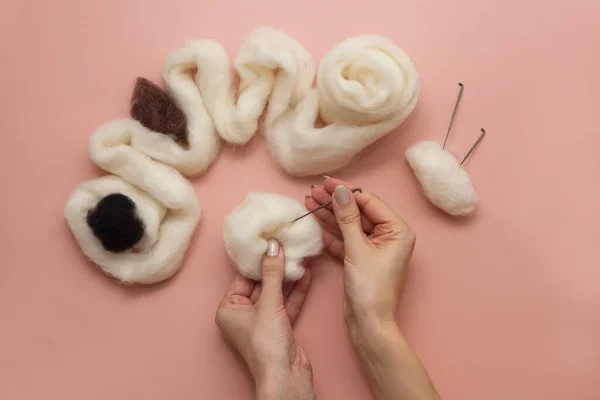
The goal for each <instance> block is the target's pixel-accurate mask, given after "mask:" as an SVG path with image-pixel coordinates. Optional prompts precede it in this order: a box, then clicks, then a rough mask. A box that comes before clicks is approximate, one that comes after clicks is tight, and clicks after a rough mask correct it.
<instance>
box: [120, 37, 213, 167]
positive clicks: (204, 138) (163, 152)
mask: <svg viewBox="0 0 600 400" xmlns="http://www.w3.org/2000/svg"><path fill="white" fill-rule="evenodd" d="M194 50H195V49H193V48H192V49H190V48H188V47H184V48H181V49H178V50H175V51H174V52H172V53H171V54H169V56H168V57H167V61H166V62H165V65H164V68H163V81H164V83H165V87H166V88H167V90H168V91H169V92H170V93H171V95H172V98H173V99H174V100H175V102H176V103H177V105H178V106H179V108H180V109H181V111H182V112H183V113H184V114H185V116H186V121H187V140H188V143H189V148H188V149H185V148H183V147H181V146H180V145H178V144H177V143H176V142H175V141H173V140H172V139H171V138H170V137H169V136H167V135H165V134H163V133H161V132H154V131H152V130H149V129H145V128H144V129H140V128H137V127H135V128H133V129H130V130H129V132H130V134H131V138H132V141H133V143H132V146H133V147H135V148H136V149H137V150H139V151H140V152H142V153H144V154H147V155H148V156H150V157H152V158H154V159H155V160H158V161H161V162H164V163H165V164H169V165H171V166H173V167H174V168H176V169H177V170H178V171H179V172H181V173H182V174H184V175H186V176H196V175H198V174H200V173H202V172H204V171H206V170H207V169H208V167H209V166H210V165H211V164H212V162H213V161H214V160H215V158H216V157H217V154H218V153H219V148H220V139H219V136H218V135H217V133H216V131H215V128H214V125H213V122H212V119H211V117H210V114H209V113H208V111H207V110H206V107H205V106H204V102H203V100H202V96H201V95H200V91H199V90H198V86H196V83H195V82H194V78H193V75H192V73H193V72H194V71H195V70H196V69H197V68H198V65H197V64H196V54H195V52H194ZM130 126H131V125H130ZM140 126H141V125H140Z"/></svg>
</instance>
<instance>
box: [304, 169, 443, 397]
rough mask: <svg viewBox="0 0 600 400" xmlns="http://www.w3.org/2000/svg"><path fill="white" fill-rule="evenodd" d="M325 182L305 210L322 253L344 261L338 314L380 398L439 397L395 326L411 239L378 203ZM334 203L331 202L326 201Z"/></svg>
mask: <svg viewBox="0 0 600 400" xmlns="http://www.w3.org/2000/svg"><path fill="white" fill-rule="evenodd" d="M356 188H357V187H356V186H355V185H352V184H349V183H345V182H343V181H341V180H339V179H332V178H328V177H326V178H325V180H324V182H323V186H314V187H313V188H312V190H311V195H310V196H307V198H306V207H307V208H308V209H309V210H314V209H315V208H317V207H319V206H320V205H322V204H325V203H327V202H329V201H332V202H333V203H332V207H331V208H323V209H321V210H319V211H316V212H315V215H316V216H317V218H319V219H320V220H321V222H322V225H323V227H324V231H323V239H324V242H325V248H326V249H327V251H328V252H329V253H330V254H331V255H333V256H334V257H336V258H338V259H339V260H341V261H343V262H344V287H345V293H346V301H345V303H344V312H345V317H346V322H347V325H348V328H349V331H350V337H351V339H352V343H353V345H354V347H355V349H356V352H357V353H358V355H359V357H360V359H361V361H362V364H363V368H364V369H365V372H366V373H367V376H368V378H369V382H370V383H371V388H372V390H373V393H374V395H375V397H376V398H377V399H379V400H392V399H393V400H395V399H406V400H438V399H439V396H438V394H437V392H436V390H435V388H434V386H433V384H432V383H431V380H430V379H429V376H428V374H427V371H426V370H425V368H424V367H423V365H422V364H421V362H420V361H419V359H418V357H417V356H416V354H415V353H414V352H413V351H412V349H411V348H410V346H409V345H408V343H407V341H406V340H405V338H404V336H403V335H402V332H401V331H400V328H399V327H398V324H397V323H396V309H397V307H398V300H399V298H400V292H401V289H402V285H403V283H404V277H405V274H406V268H407V265H408V262H409V260H410V257H411V256H412V252H413V248H414V246H415V234H414V232H413V230H412V229H411V228H410V226H408V224H407V223H406V222H404V221H403V220H402V218H400V217H399V216H398V215H396V213H394V212H393V211H392V210H391V209H390V208H389V207H388V206H387V205H386V204H385V203H384V202H383V201H382V200H380V199H379V198H378V197H377V196H375V195H374V194H373V193H369V192H367V191H363V192H362V193H360V192H358V191H357V192H355V193H352V192H351V190H352V189H356ZM332 198H333V199H332Z"/></svg>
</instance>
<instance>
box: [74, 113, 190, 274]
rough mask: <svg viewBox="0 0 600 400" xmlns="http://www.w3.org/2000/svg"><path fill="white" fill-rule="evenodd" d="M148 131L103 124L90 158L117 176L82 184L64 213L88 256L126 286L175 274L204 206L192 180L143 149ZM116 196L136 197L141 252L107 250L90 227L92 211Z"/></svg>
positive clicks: (120, 122)
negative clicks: (143, 228) (158, 160)
mask: <svg viewBox="0 0 600 400" xmlns="http://www.w3.org/2000/svg"><path fill="white" fill-rule="evenodd" d="M149 132H151V131H149V130H148V129H146V128H145V127H143V126H142V125H141V124H139V123H138V122H137V121H135V120H133V119H130V118H123V119H117V120H114V121H110V122H108V123H105V124H103V125H101V126H100V127H99V128H98V129H97V130H96V131H95V132H94V133H93V134H92V137H91V138H90V142H89V146H88V148H89V154H90V157H91V159H92V161H93V162H94V163H95V164H96V165H98V166H99V167H100V168H102V169H104V170H105V171H107V172H110V173H112V174H114V175H109V176H105V177H102V178H99V179H94V180H91V181H88V182H85V183H82V184H80V185H79V186H77V187H76V188H75V190H74V191H73V192H72V193H71V195H70V197H69V199H68V201H67V204H66V205H65V210H64V214H65V218H66V220H67V223H68V225H69V228H70V229H71V231H72V233H73V235H74V236H75V239H76V240H77V242H78V244H79V246H80V248H81V250H82V251H83V253H84V254H85V255H86V257H88V258H89V259H91V260H92V261H93V262H94V263H95V264H96V265H98V266H99V267H100V268H101V269H102V270H103V271H104V272H105V273H107V274H108V275H111V276H113V277H115V278H117V279H118V280H119V281H121V282H123V283H142V284H150V283H155V282H159V281H162V280H164V279H167V278H169V277H171V276H172V275H173V274H175V272H176V271H177V270H178V269H179V266H180V264H181V261H182V260H183V258H184V255H185V253H186V250H187V248H188V246H189V241H190V239H191V236H192V234H193V232H194V230H195V227H196V225H197V223H198V220H199V218H200V212H201V210H200V205H199V203H198V200H197V198H196V195H195V191H194V188H193V187H192V185H191V184H190V182H188V181H187V180H186V179H185V178H184V177H183V176H182V175H181V174H180V173H179V172H178V171H177V170H176V169H174V168H173V167H171V166H169V165H166V164H162V163H160V162H157V161H155V160H153V159H152V158H150V157H149V156H148V155H146V154H144V153H143V152H141V151H139V147H140V146H138V141H139V140H143V135H144V134H148V133H149ZM145 144H146V145H147V143H145ZM112 193H121V194H124V195H125V196H128V197H129V198H131V199H132V200H133V201H134V203H135V205H136V212H137V215H138V217H139V218H140V219H141V220H142V221H143V223H144V226H145V230H144V235H143V237H142V239H141V240H140V242H139V243H138V244H136V246H135V248H136V251H132V250H130V251H127V252H123V253H114V252H110V251H107V250H105V249H104V248H103V247H102V244H101V242H100V241H99V240H98V239H97V238H96V237H95V236H94V234H93V232H92V230H91V228H90V227H89V226H88V224H87V221H86V217H87V213H88V211H89V210H91V209H93V208H94V207H95V206H96V204H97V203H98V201H99V200H101V199H102V198H103V197H105V196H107V195H109V194H112Z"/></svg>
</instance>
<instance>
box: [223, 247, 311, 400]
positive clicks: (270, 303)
mask: <svg viewBox="0 0 600 400" xmlns="http://www.w3.org/2000/svg"><path fill="white" fill-rule="evenodd" d="M284 269H285V257H284V254H283V249H280V246H279V244H278V243H277V242H276V241H270V242H269V246H268V250H267V254H266V255H265V257H263V262H262V266H261V273H262V283H260V284H259V283H255V282H253V281H251V280H248V279H246V278H244V277H242V276H241V275H237V276H236V277H235V279H234V280H233V282H232V283H231V285H230V287H229V289H228V290H227V292H226V293H225V296H224V297H223V299H222V300H221V303H220V304H219V309H218V310H217V315H216V323H217V326H218V327H219V329H220V330H221V331H222V332H223V334H224V336H225V338H226V339H227V341H228V342H229V343H230V344H231V345H232V346H233V347H234V348H235V349H236V350H237V351H238V353H240V355H241V356H242V358H243V359H244V361H245V362H246V364H247V365H248V368H249V369H250V373H251V374H252V376H253V378H254V382H255V384H256V398H257V399H264V400H267V399H269V400H270V399H290V400H292V399H297V400H300V399H302V400H304V399H314V398H315V393H314V388H313V381H312V367H311V364H310V361H309V359H308V355H307V354H306V352H305V351H304V350H303V349H302V348H301V347H300V346H298V345H297V344H296V343H295V341H294V337H293V335H292V325H293V324H294V322H295V321H296V320H297V318H298V315H299V314H300V310H301V309H302V306H303V304H304V300H305V299H306V295H307V293H308V288H309V286H310V281H311V274H310V269H307V270H306V273H305V275H304V277H303V278H302V279H301V280H299V281H298V282H297V283H296V284H295V285H294V288H293V289H292V290H291V291H290V293H289V294H288V295H287V296H284V294H283V289H282V288H283V276H284Z"/></svg>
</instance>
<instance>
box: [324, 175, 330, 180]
mask: <svg viewBox="0 0 600 400" xmlns="http://www.w3.org/2000/svg"><path fill="white" fill-rule="evenodd" d="M325 179H331V177H330V176H327V175H323V180H325Z"/></svg>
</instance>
